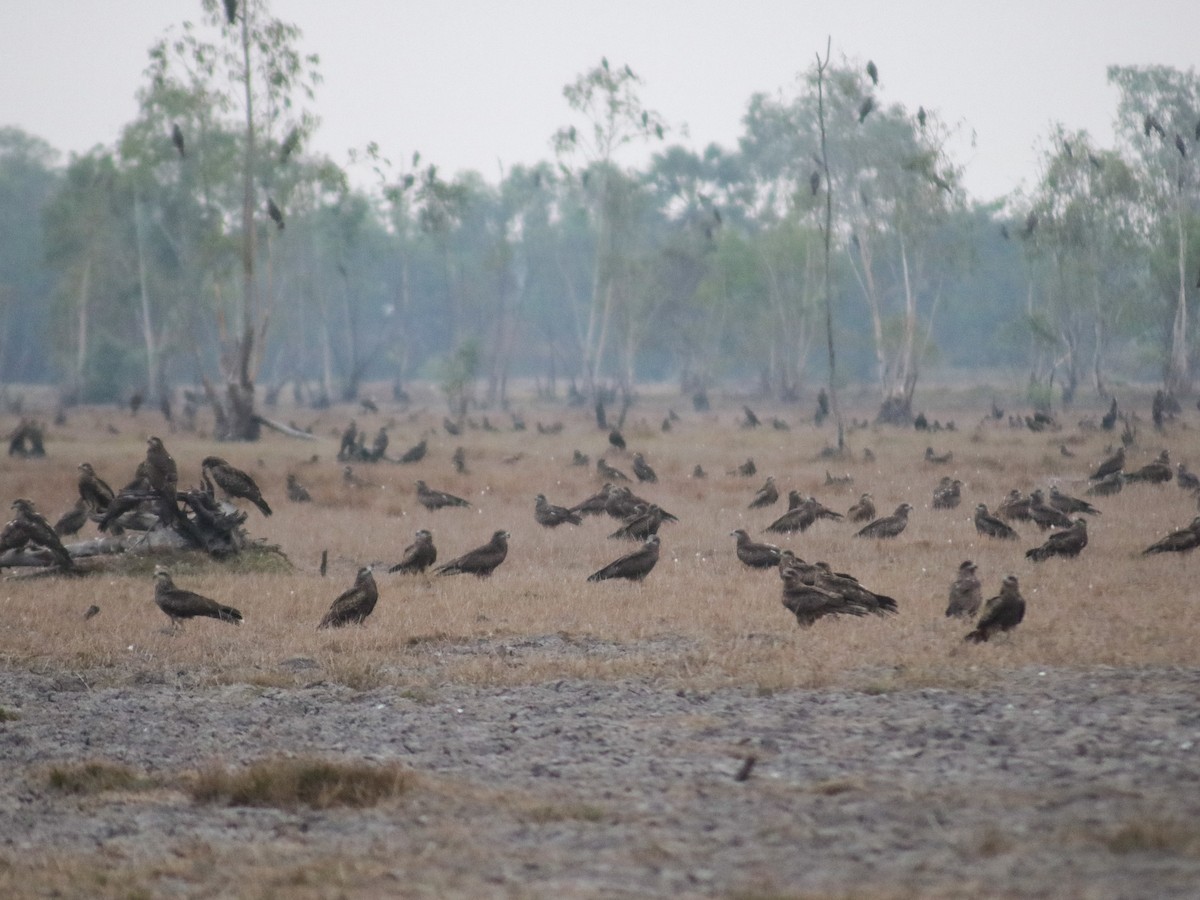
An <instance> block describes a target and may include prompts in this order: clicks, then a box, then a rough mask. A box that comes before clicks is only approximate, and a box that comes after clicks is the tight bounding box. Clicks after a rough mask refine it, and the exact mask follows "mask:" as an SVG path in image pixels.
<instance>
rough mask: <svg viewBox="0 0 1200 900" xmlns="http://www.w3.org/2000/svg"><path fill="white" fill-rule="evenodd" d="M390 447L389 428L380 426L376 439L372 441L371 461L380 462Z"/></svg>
mask: <svg viewBox="0 0 1200 900" xmlns="http://www.w3.org/2000/svg"><path fill="white" fill-rule="evenodd" d="M387 448H388V433H387V428H385V427H384V426H382V425H381V426H379V431H377V432H376V433H375V440H374V441H372V443H371V455H370V459H371V462H379V460H381V459H383V457H384V455H385V454H386V453H387Z"/></svg>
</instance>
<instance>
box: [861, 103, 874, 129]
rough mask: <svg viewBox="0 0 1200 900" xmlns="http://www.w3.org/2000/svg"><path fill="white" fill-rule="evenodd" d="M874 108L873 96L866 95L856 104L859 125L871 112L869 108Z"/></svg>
mask: <svg viewBox="0 0 1200 900" xmlns="http://www.w3.org/2000/svg"><path fill="white" fill-rule="evenodd" d="M874 108H875V98H874V97H867V98H866V99H864V100H863V102H862V103H860V104H859V105H858V124H859V125H861V124H862V123H863V122H865V121H867V116H869V115H870V114H871V110H873V109H874Z"/></svg>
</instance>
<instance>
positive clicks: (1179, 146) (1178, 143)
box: [1175, 131, 1187, 159]
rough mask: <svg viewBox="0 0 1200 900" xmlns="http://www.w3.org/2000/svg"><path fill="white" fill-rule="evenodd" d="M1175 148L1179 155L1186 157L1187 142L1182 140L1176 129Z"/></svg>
mask: <svg viewBox="0 0 1200 900" xmlns="http://www.w3.org/2000/svg"><path fill="white" fill-rule="evenodd" d="M1175 149H1176V150H1178V151H1179V155H1180V156H1182V157H1183V158H1184V159H1187V144H1185V143H1184V142H1183V135H1181V134H1180V133H1179V132H1178V131H1177V132H1175Z"/></svg>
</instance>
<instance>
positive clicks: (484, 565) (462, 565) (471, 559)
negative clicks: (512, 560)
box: [437, 531, 509, 578]
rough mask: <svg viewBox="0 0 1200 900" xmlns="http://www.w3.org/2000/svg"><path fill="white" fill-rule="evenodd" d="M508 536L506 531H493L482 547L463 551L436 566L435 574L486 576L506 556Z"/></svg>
mask: <svg viewBox="0 0 1200 900" xmlns="http://www.w3.org/2000/svg"><path fill="white" fill-rule="evenodd" d="M508 538H509V534H508V532H507V531H496V532H493V534H492V539H491V540H490V541H488V542H487V543H486V544H484V545H483V546H482V547H476V548H475V549H474V550H472V551H470V552H469V553H464V554H463V555H462V556H459V557H457V558H455V559H452V560H450V562H448V563H446V564H445V565H441V566H438V567H437V574H439V575H458V574H465V575H476V576H478V577H480V578H487V577H488V576H489V575H491V574H492V572H494V571H495V570H496V567H497V566H499V565H500V563H502V562H504V558H505V557H506V556H508Z"/></svg>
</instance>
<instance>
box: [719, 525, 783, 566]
mask: <svg viewBox="0 0 1200 900" xmlns="http://www.w3.org/2000/svg"><path fill="white" fill-rule="evenodd" d="M729 533H730V534H731V535H733V536H734V537H735V538H737V558H738V559H740V560H741V561H742V562H743V563H745V564H746V565H748V566H749V567H750V568H752V569H773V568H775V567H776V566H778V565H779V560H780V557H781V553H782V551H781V550H780V549H779V548H778V547H776V546H775V545H774V544H766V543H760V542H757V541H754V540H752V539H751V537H750V535H749V534H747V533H746V529H744V528H738V529H737V530H736V531H731V532H729Z"/></svg>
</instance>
